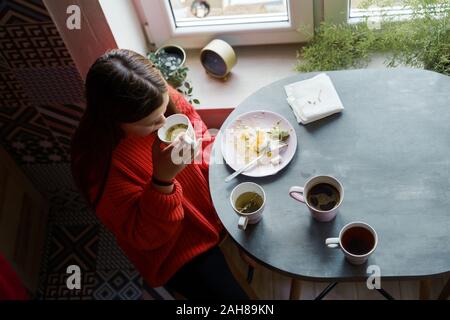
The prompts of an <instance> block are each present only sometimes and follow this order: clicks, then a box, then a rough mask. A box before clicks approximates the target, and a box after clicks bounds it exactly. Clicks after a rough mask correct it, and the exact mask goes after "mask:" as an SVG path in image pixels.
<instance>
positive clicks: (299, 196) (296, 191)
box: [289, 176, 344, 222]
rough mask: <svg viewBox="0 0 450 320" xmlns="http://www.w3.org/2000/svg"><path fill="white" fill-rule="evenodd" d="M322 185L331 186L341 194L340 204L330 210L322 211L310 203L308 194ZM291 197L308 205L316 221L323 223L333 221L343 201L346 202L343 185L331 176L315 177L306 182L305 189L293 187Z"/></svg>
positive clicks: (290, 192)
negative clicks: (315, 187)
mask: <svg viewBox="0 0 450 320" xmlns="http://www.w3.org/2000/svg"><path fill="white" fill-rule="evenodd" d="M321 183H325V184H329V185H331V186H333V187H334V188H336V189H337V191H338V192H339V202H338V203H337V204H336V205H335V206H334V207H333V208H331V209H330V210H320V209H318V208H316V207H314V206H313V205H312V204H311V203H309V201H308V198H309V197H308V193H309V192H310V191H311V189H312V188H313V187H314V186H316V185H318V184H321ZM289 195H290V196H291V197H292V198H294V199H295V200H297V201H299V202H302V203H304V204H306V206H307V207H308V208H309V211H310V212H311V215H312V216H313V218H314V219H316V220H317V221H321V222H327V221H331V220H333V219H334V218H335V217H336V214H337V211H338V208H339V207H340V205H341V203H342V200H344V188H343V187H342V184H341V183H340V182H339V181H338V180H337V179H336V178H334V177H331V176H315V177H312V178H310V179H309V180H308V181H306V183H305V186H304V187H299V186H293V187H291V188H290V189H289Z"/></svg>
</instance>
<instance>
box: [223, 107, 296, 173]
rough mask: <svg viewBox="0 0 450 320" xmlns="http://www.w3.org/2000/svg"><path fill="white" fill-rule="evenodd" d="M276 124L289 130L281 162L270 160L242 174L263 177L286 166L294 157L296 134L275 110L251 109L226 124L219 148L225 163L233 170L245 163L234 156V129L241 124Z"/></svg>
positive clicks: (250, 125) (262, 126) (255, 125)
mask: <svg viewBox="0 0 450 320" xmlns="http://www.w3.org/2000/svg"><path fill="white" fill-rule="evenodd" d="M277 124H278V126H279V127H280V129H281V130H285V131H288V132H289V138H288V140H287V141H286V142H287V143H288V146H287V148H285V149H284V150H283V151H281V152H280V155H281V157H282V162H281V163H280V164H278V165H273V164H272V163H270V161H268V163H266V164H257V165H254V166H253V167H252V168H250V169H249V170H247V171H245V172H243V173H242V174H243V175H245V176H249V177H264V176H270V175H274V174H276V173H277V172H278V171H280V170H281V169H283V168H284V167H286V166H287V165H288V164H289V162H290V161H291V160H292V158H293V157H294V154H295V152H296V150H297V135H296V134H295V130H294V128H293V127H292V125H291V124H290V123H289V121H287V120H286V119H285V118H284V117H282V116H281V115H279V114H277V113H275V112H271V111H263V110H258V111H251V112H247V113H244V114H241V115H239V116H238V117H237V118H236V119H234V120H233V121H232V122H231V123H230V124H229V125H228V126H227V128H226V129H225V131H224V132H222V134H221V136H222V141H221V148H222V155H223V158H224V159H225V161H226V163H227V164H228V165H229V166H230V167H231V168H232V169H233V170H235V171H236V170H238V169H240V168H241V167H243V166H244V165H245V162H244V161H243V159H241V158H239V157H237V156H236V152H237V150H236V146H235V143H234V141H235V139H234V137H235V136H236V135H235V134H234V133H235V131H236V129H239V128H241V127H242V126H249V127H253V128H257V127H259V128H262V129H267V128H272V127H273V126H275V125H277Z"/></svg>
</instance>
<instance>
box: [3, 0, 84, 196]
mask: <svg viewBox="0 0 450 320" xmlns="http://www.w3.org/2000/svg"><path fill="white" fill-rule="evenodd" d="M82 106H83V83H82V80H81V78H80V75H79V73H78V71H77V69H76V68H75V65H74V63H73V61H72V59H71V57H70V55H69V52H68V51H67V49H66V47H65V45H64V42H63V41H62V39H61V37H60V36H59V33H58V30H57V29H56V27H55V25H54V24H53V22H52V21H51V19H50V16H49V14H48V12H47V10H46V9H45V6H44V4H43V3H42V1H41V0H32V1H30V0H26V1H25V0H6V1H5V0H3V1H1V2H0V143H1V144H2V145H3V146H4V148H5V149H6V150H7V151H8V152H9V153H10V154H11V156H12V157H13V158H14V159H15V160H16V162H17V163H18V164H19V165H21V166H28V167H29V166H32V165H35V164H53V163H61V162H68V161H69V153H68V152H69V143H70V136H71V134H72V133H73V130H74V129H75V128H76V125H77V123H78V120H79V119H80V116H81V114H82V112H83V107H82ZM28 169H30V168H28ZM28 171H30V170H28ZM31 171H33V170H31ZM33 178H34V177H32V176H30V179H31V180H35V179H33ZM41 191H43V192H44V193H46V192H45V190H41Z"/></svg>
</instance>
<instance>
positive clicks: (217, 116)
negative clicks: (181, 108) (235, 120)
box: [195, 108, 234, 129]
mask: <svg viewBox="0 0 450 320" xmlns="http://www.w3.org/2000/svg"><path fill="white" fill-rule="evenodd" d="M233 110H234V108H217V109H196V110H195V111H197V113H198V114H199V115H200V117H201V118H202V120H203V122H204V123H205V124H206V126H207V127H208V129H220V127H221V126H222V124H223V122H224V121H225V119H226V118H227V117H228V116H229V115H230V113H231V112H233Z"/></svg>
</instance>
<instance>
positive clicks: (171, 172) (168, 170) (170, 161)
mask: <svg viewBox="0 0 450 320" xmlns="http://www.w3.org/2000/svg"><path fill="white" fill-rule="evenodd" d="M181 140H182V139H181ZM181 140H180V137H177V138H176V139H175V140H174V142H172V143H171V144H170V145H168V146H167V147H165V148H164V149H161V148H160V146H159V145H160V144H159V142H158V140H156V141H155V142H154V143H153V176H154V177H155V178H156V179H158V180H161V181H171V180H173V179H174V178H175V177H176V175H177V174H178V173H180V172H181V171H182V170H183V169H184V168H185V167H186V166H187V165H188V164H190V163H193V162H194V158H195V155H196V153H197V152H198V151H199V150H198V148H194V147H192V149H190V150H189V146H188V145H186V144H185V143H183V142H182V141H181ZM201 141H202V139H198V140H197V142H196V146H199V145H201Z"/></svg>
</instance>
